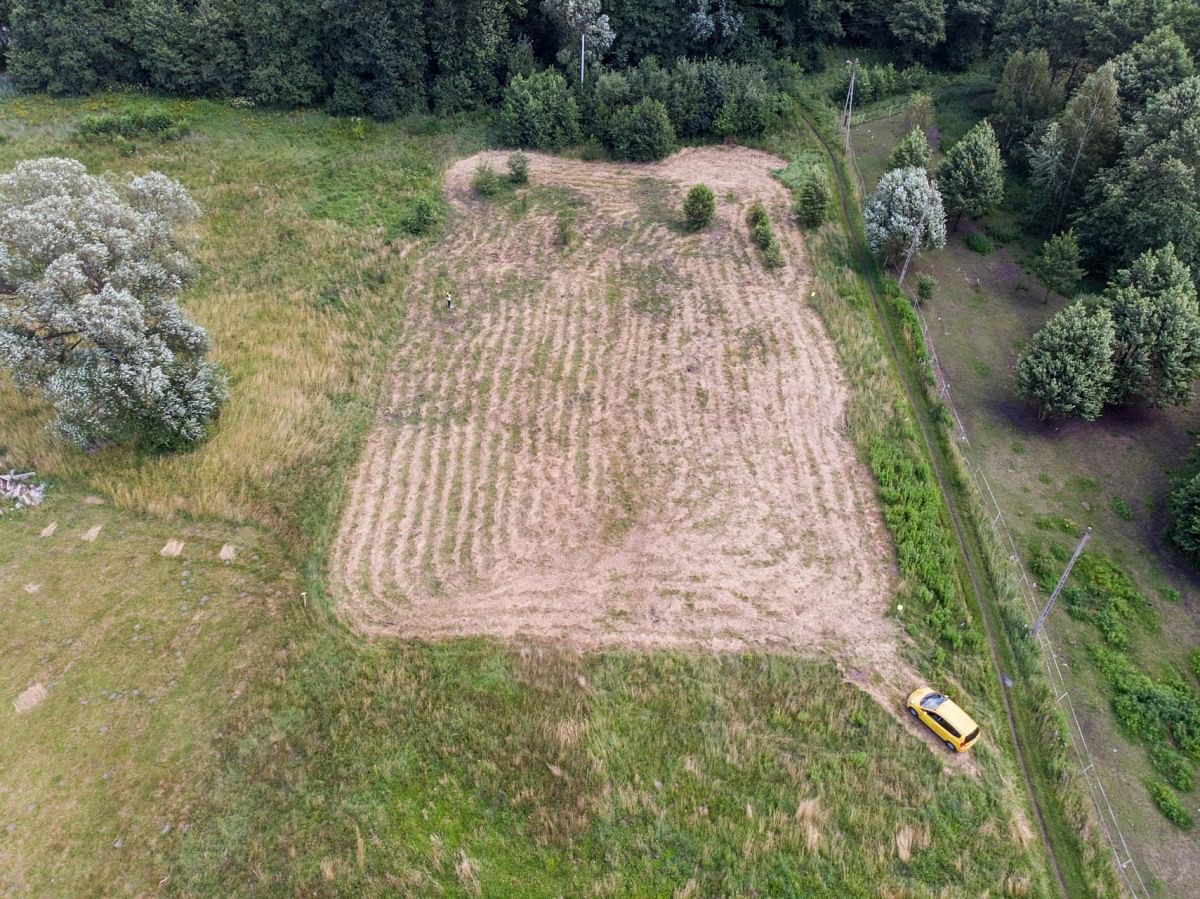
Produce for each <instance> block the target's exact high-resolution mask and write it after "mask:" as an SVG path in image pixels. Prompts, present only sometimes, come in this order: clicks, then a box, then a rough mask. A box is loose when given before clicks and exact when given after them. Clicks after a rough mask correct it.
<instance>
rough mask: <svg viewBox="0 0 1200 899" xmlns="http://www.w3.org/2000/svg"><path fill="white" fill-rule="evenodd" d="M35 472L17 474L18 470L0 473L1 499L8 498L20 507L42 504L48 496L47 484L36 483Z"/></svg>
mask: <svg viewBox="0 0 1200 899" xmlns="http://www.w3.org/2000/svg"><path fill="white" fill-rule="evenodd" d="M34 475H35V472H32V471H27V472H25V473H24V474H17V472H16V470H13V471H10V472H9V473H8V474H0V499H4V500H8V501H9V502H11V503H13V505H14V506H15V507H16V508H18V509H24V508H28V507H30V506H40V505H41V504H42V500H44V499H45V498H46V485H45V484H35V483H34V482H33V477H34Z"/></svg>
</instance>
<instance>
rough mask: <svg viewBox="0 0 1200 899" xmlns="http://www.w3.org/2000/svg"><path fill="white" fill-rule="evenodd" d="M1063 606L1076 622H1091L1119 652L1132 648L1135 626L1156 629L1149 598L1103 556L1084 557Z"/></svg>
mask: <svg viewBox="0 0 1200 899" xmlns="http://www.w3.org/2000/svg"><path fill="white" fill-rule="evenodd" d="M1062 599H1063V604H1064V605H1065V606H1066V609H1067V612H1068V613H1070V615H1071V616H1072V617H1073V618H1078V619H1080V620H1083V621H1090V622H1091V623H1092V624H1094V625H1095V626H1096V627H1097V628H1099V630H1100V633H1102V634H1103V635H1104V639H1105V642H1107V643H1108V644H1109V645H1110V646H1113V647H1115V648H1117V649H1125V648H1127V647H1128V646H1129V629H1128V625H1129V624H1130V623H1131V622H1140V623H1141V624H1142V625H1143V626H1145V627H1154V626H1156V624H1157V617H1156V616H1155V614H1154V610H1153V609H1152V608H1151V607H1150V604H1149V603H1148V602H1147V601H1146V598H1145V597H1144V596H1142V594H1141V593H1139V592H1138V590H1137V588H1136V587H1135V586H1134V584H1133V581H1131V580H1130V579H1129V576H1128V575H1127V574H1125V572H1123V571H1122V570H1121V569H1120V568H1118V567H1117V566H1116V565H1114V564H1113V563H1112V562H1110V561H1109V560H1108V559H1106V558H1104V557H1103V556H1098V555H1095V554H1093V553H1084V554H1083V555H1082V556H1080V557H1079V562H1078V564H1077V565H1076V566H1075V570H1074V571H1073V572H1072V574H1071V583H1070V584H1069V585H1068V586H1067V587H1066V588H1065V589H1064V590H1063V592H1062Z"/></svg>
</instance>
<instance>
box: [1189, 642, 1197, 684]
mask: <svg viewBox="0 0 1200 899" xmlns="http://www.w3.org/2000/svg"><path fill="white" fill-rule="evenodd" d="M1188 664H1189V665H1191V668H1192V674H1194V675H1195V676H1196V680H1200V649H1193V650H1192V654H1191V657H1190V658H1189V661H1188Z"/></svg>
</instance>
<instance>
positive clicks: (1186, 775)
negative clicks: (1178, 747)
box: [1149, 743, 1196, 793]
mask: <svg viewBox="0 0 1200 899" xmlns="http://www.w3.org/2000/svg"><path fill="white" fill-rule="evenodd" d="M1149 755H1150V765H1151V767H1153V768H1154V770H1155V771H1157V772H1158V773H1159V774H1161V775H1162V776H1163V778H1165V779H1166V781H1167V783H1169V784H1170V785H1171V786H1173V787H1174V788H1175V789H1177V790H1179V791H1180V792H1181V793H1190V792H1192V789H1193V788H1194V787H1195V786H1196V775H1195V771H1194V770H1193V766H1192V763H1191V761H1189V760H1188V759H1187V758H1186V757H1185V756H1182V755H1180V754H1179V753H1178V752H1176V751H1175V750H1174V749H1172V748H1171V747H1170V746H1167V745H1166V744H1165V743H1156V744H1155V745H1154V746H1151V747H1150V753H1149Z"/></svg>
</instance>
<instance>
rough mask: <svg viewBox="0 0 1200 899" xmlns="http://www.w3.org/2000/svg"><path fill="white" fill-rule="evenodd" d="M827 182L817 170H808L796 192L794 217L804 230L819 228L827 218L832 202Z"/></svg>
mask: <svg viewBox="0 0 1200 899" xmlns="http://www.w3.org/2000/svg"><path fill="white" fill-rule="evenodd" d="M832 198H833V197H832V194H831V192H830V190H829V180H828V179H827V178H826V177H825V173H824V172H822V171H821V170H820V169H818V168H812V169H809V171H808V174H806V175H805V176H804V180H803V181H801V182H800V187H799V188H797V190H796V217H797V218H798V219H800V224H801V225H803V226H804V227H805V228H819V227H820V226H821V225H823V224H824V223H825V220H826V219H828V218H829V203H830V201H831V200H832Z"/></svg>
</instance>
